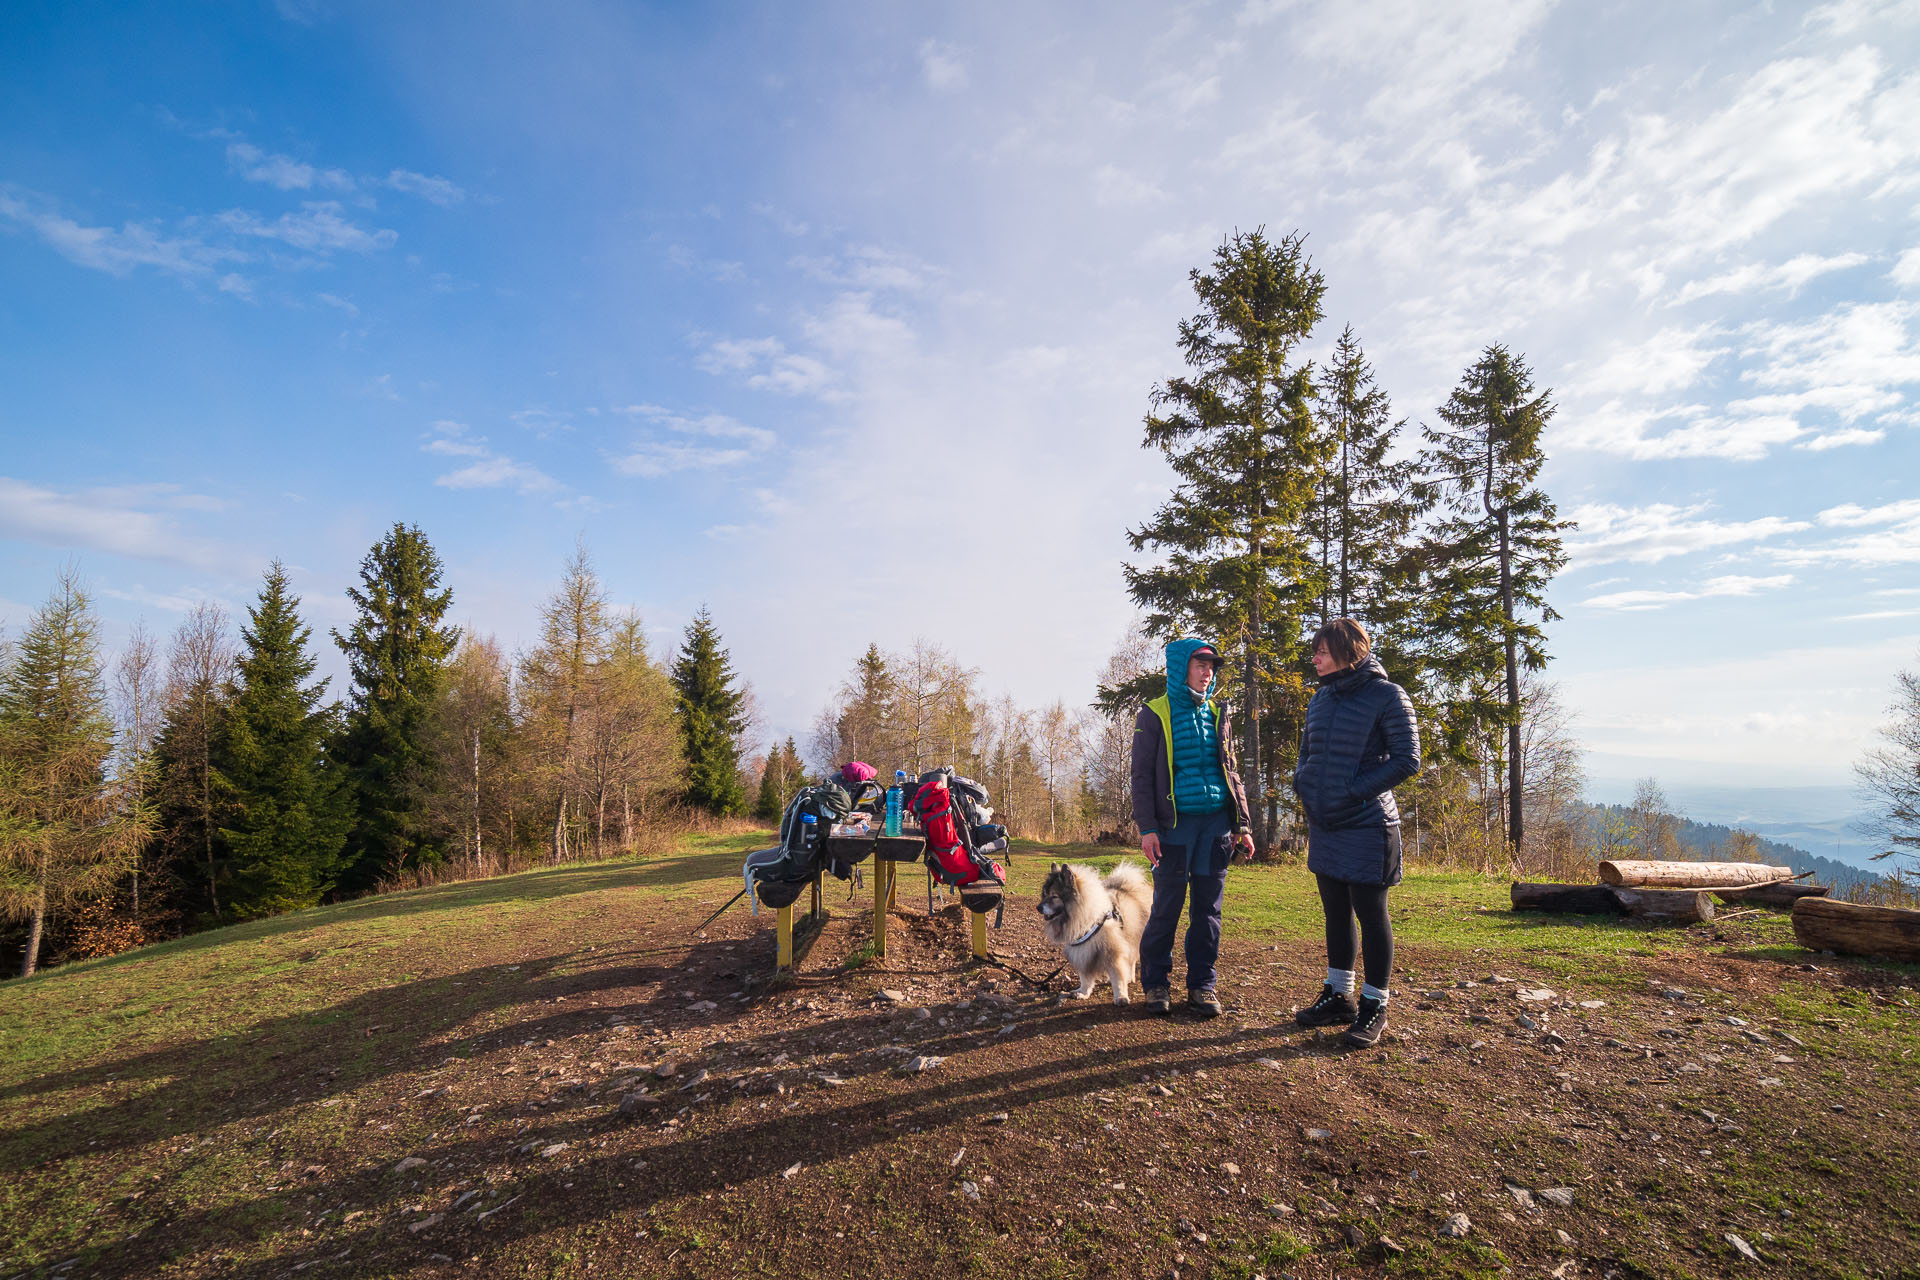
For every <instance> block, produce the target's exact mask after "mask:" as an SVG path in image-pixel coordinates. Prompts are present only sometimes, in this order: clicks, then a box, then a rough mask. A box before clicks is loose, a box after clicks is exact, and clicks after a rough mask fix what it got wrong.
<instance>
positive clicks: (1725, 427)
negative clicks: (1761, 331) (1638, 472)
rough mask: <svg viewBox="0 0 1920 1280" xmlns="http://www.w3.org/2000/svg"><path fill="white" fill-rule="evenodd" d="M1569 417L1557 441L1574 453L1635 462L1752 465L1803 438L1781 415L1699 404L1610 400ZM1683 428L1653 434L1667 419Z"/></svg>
mask: <svg viewBox="0 0 1920 1280" xmlns="http://www.w3.org/2000/svg"><path fill="white" fill-rule="evenodd" d="M1576 414H1577V416H1573V415H1569V416H1570V417H1571V419H1572V420H1571V421H1569V422H1567V423H1566V425H1565V426H1564V427H1561V428H1560V435H1559V443H1560V444H1562V445H1564V446H1566V447H1568V448H1573V449H1593V450H1597V451H1599V452H1603V453H1616V454H1620V455H1623V456H1625V457H1628V458H1632V459H1634V460H1636V461H1643V462H1644V461H1653V460H1658V459H1668V458H1726V459H1730V460H1732V461H1737V462H1756V461H1758V460H1760V459H1762V458H1764V457H1766V456H1767V454H1768V453H1770V452H1771V451H1772V450H1773V448H1774V446H1776V445H1782V444H1790V443H1791V442H1793V441H1795V440H1798V439H1799V438H1800V437H1802V436H1804V435H1806V434H1807V432H1808V429H1807V428H1806V427H1804V426H1802V425H1801V424H1800V423H1799V421H1798V420H1796V419H1794V418H1792V417H1790V416H1787V415H1784V414H1765V415H1759V416H1752V417H1721V416H1716V415H1713V414H1711V413H1709V412H1708V410H1707V409H1706V407H1705V406H1703V405H1683V406H1681V407H1679V408H1675V409H1664V410H1663V409H1630V408H1627V407H1626V406H1624V405H1622V404H1621V403H1620V402H1619V401H1617V400H1615V401H1609V402H1608V403H1607V404H1605V405H1602V406H1601V407H1600V408H1599V409H1597V410H1591V411H1588V412H1586V413H1578V411H1576ZM1674 419H1677V420H1679V421H1680V422H1681V423H1682V424H1683V425H1679V426H1673V427H1669V428H1668V429H1666V430H1661V431H1656V428H1657V427H1658V426H1659V425H1660V424H1662V423H1664V422H1667V421H1669V420H1674Z"/></svg>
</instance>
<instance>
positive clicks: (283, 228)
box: [219, 200, 400, 254]
mask: <svg viewBox="0 0 1920 1280" xmlns="http://www.w3.org/2000/svg"><path fill="white" fill-rule="evenodd" d="M219 221H220V225H221V226H223V227H225V228H226V229H227V230H229V231H231V232H233V233H234V234H235V235H241V236H252V237H255V238H258V239H262V240H278V241H280V242H281V243H283V244H287V245H291V246H292V247H294V248H295V249H304V250H306V251H307V252H309V253H321V254H326V253H333V252H336V251H344V252H349V253H372V252H374V251H376V250H379V249H389V248H392V247H393V244H394V242H395V241H396V240H398V239H399V238H400V235H399V233H398V232H396V231H391V230H387V229H384V228H380V229H375V230H371V231H370V230H368V229H367V228H365V227H362V226H360V225H359V224H358V223H355V222H351V221H349V220H348V219H346V218H344V217H342V216H341V207H340V204H339V202H338V201H335V200H316V201H309V202H307V203H306V204H303V205H301V206H300V212H298V213H283V214H281V215H280V216H279V217H278V218H275V219H274V220H273V221H271V222H269V221H266V220H264V219H262V218H261V217H260V215H259V214H257V213H254V212H252V211H251V210H247V209H230V210H228V211H227V212H226V213H223V214H221V215H220V219H219Z"/></svg>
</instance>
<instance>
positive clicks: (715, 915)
mask: <svg viewBox="0 0 1920 1280" xmlns="http://www.w3.org/2000/svg"><path fill="white" fill-rule="evenodd" d="M746 896H747V891H746V890H745V889H742V890H741V891H740V892H738V893H736V894H734V895H733V896H732V897H731V898H728V899H727V900H726V901H725V902H724V903H722V904H721V905H720V911H725V910H726V909H727V908H728V907H730V906H732V905H733V904H734V903H736V902H738V901H740V899H742V898H744V897H746ZM720 911H716V912H714V913H713V914H712V915H710V916H708V917H707V918H706V919H705V920H702V921H701V922H700V923H699V924H697V925H695V926H693V928H692V929H689V930H688V932H689V933H698V932H700V931H701V930H702V929H704V928H706V927H707V926H708V925H710V924H712V923H713V922H714V921H715V920H718V919H719V918H720Z"/></svg>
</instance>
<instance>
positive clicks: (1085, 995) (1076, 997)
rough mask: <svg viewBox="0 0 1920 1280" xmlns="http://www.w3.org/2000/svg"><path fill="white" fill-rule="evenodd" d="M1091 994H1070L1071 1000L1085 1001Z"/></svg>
mask: <svg viewBox="0 0 1920 1280" xmlns="http://www.w3.org/2000/svg"><path fill="white" fill-rule="evenodd" d="M1092 994H1093V992H1091V991H1075V992H1072V993H1071V995H1072V998H1073V999H1075V1000H1085V999H1086V998H1087V997H1088V996H1090V995H1092Z"/></svg>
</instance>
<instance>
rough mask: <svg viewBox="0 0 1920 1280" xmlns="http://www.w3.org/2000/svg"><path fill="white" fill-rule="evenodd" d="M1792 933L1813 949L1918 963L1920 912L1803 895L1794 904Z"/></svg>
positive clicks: (1919, 960)
mask: <svg viewBox="0 0 1920 1280" xmlns="http://www.w3.org/2000/svg"><path fill="white" fill-rule="evenodd" d="M1793 936H1794V937H1795V938H1797V939H1799V940H1800V945H1801V946H1803V947H1806V948H1808V949H1810V950H1813V951H1839V952H1844V953H1845V954H1847V955H1855V956H1874V957H1876V958H1878V959H1882V960H1898V961H1901V962H1903V963H1906V964H1914V963H1920V911H1908V910H1905V909H1903V908H1900V907H1869V906H1863V905H1861V904H1860V903H1857V902H1839V901H1836V900H1834V899H1832V898H1802V899H1800V901H1798V902H1796V903H1794V904H1793Z"/></svg>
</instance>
